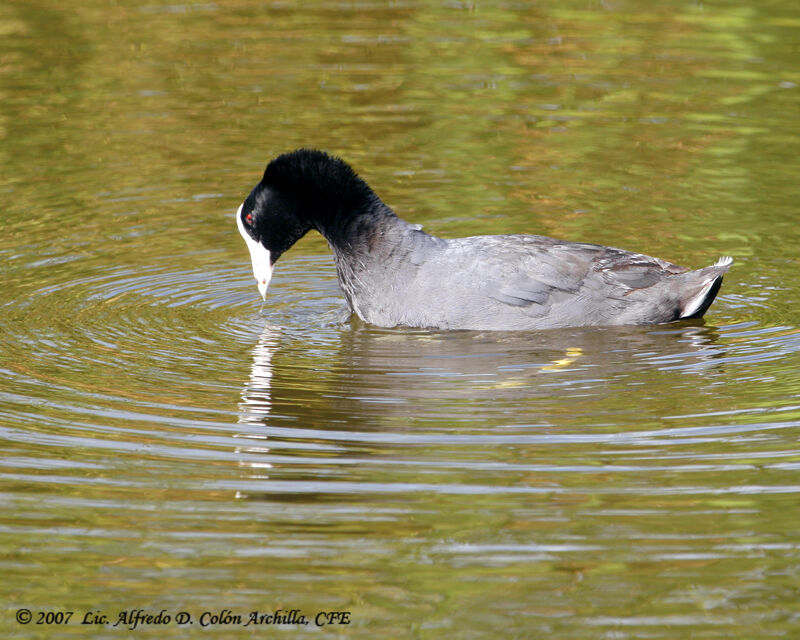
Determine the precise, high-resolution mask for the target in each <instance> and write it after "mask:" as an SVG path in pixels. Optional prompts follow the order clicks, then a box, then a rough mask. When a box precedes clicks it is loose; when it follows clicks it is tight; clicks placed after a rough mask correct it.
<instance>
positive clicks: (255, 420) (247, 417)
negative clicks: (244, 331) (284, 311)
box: [238, 326, 278, 425]
mask: <svg viewBox="0 0 800 640" xmlns="http://www.w3.org/2000/svg"><path fill="white" fill-rule="evenodd" d="M277 343H278V330H277V329H274V328H271V327H269V326H266V327H264V331H263V332H262V333H261V336H260V338H259V339H258V343H257V344H256V345H255V347H253V351H252V354H253V364H252V366H251V368H250V379H249V380H248V381H247V383H245V385H244V389H243V390H242V401H241V402H240V403H239V420H238V422H239V424H258V425H262V424H264V423H265V422H266V419H267V417H268V416H269V413H270V410H271V409H272V397H271V395H272V356H273V353H274V352H275V348H276V346H277Z"/></svg>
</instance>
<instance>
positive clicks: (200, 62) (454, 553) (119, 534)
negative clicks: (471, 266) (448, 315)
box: [0, 0, 800, 639]
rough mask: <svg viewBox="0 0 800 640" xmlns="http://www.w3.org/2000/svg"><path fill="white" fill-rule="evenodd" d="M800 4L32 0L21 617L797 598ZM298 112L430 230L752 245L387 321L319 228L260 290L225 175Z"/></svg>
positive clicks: (698, 616)
mask: <svg viewBox="0 0 800 640" xmlns="http://www.w3.org/2000/svg"><path fill="white" fill-rule="evenodd" d="M798 28H800V12H798V10H797V7H796V3H793V2H782V1H775V2H769V3H760V4H758V5H756V6H748V7H743V6H741V3H735V2H719V3H716V4H715V5H714V6H710V5H708V4H699V3H694V2H677V1H673V0H665V1H663V2H655V3H637V2H632V1H627V2H626V1H624V0H621V1H619V2H611V3H608V2H605V3H590V2H558V3H535V2H493V3H456V2H443V3H417V2H393V3H370V2H366V3H361V2H360V3H340V2H327V1H315V2H304V3H302V4H300V3H292V2H268V3H257V2H251V1H250V0H237V1H236V2H231V3H224V4H215V3H193V2H190V3H185V4H164V3H160V2H157V1H156V2H129V3H123V4H118V5H111V4H107V3H102V2H96V1H94V0H89V1H87V2H83V3H81V5H80V6H74V7H69V8H67V7H64V6H61V5H58V4H54V3H48V2H39V1H36V2H24V3H23V2H11V3H10V4H9V3H7V4H6V5H4V6H3V7H2V8H0V34H2V38H1V39H0V61H2V63H0V73H2V80H3V81H2V83H0V103H1V104H2V107H0V139H2V144H0V166H1V167H2V171H1V172H0V193H1V194H2V210H0V221H2V231H3V233H2V234H0V264H2V265H3V266H2V270H3V271H2V273H3V287H2V290H0V331H2V336H3V338H2V341H0V373H2V378H0V380H2V382H1V383H0V438H2V443H3V452H4V455H3V457H2V467H1V468H0V497H1V498H2V502H3V515H2V517H1V518H0V545H2V546H0V549H2V551H3V553H2V556H0V557H1V558H2V559H1V560H0V568H2V573H3V576H4V577H3V581H2V586H1V587H0V594H2V601H3V603H4V604H5V607H4V613H3V614H2V616H0V629H2V633H3V636H4V637H9V638H13V637H19V638H22V637H67V636H70V637H71V636H79V637H84V636H86V635H91V636H92V637H109V638H111V637H115V638H116V637H119V634H120V633H127V632H126V631H123V630H122V629H121V628H120V627H112V626H111V625H110V624H109V625H104V624H99V625H94V626H91V627H87V626H82V625H80V624H79V621H78V618H81V619H82V618H83V616H84V614H85V613H86V612H89V611H93V612H101V613H102V614H104V615H106V616H108V617H109V618H111V622H112V623H113V622H114V621H116V619H117V615H118V613H119V612H120V611H123V610H130V609H143V610H146V611H147V612H152V613H158V612H159V611H160V610H162V609H163V610H166V611H167V612H169V613H170V614H171V615H173V616H175V614H177V613H178V612H180V611H186V612H189V613H190V614H191V615H192V616H193V617H194V621H195V623H194V625H192V626H191V627H189V626H188V625H187V626H185V627H180V626H177V625H175V624H174V621H173V623H172V624H170V625H167V626H158V625H150V626H145V627H144V629H145V632H146V631H147V630H149V631H150V632H151V633H157V634H158V635H159V637H162V636H163V637H172V636H182V635H186V634H187V633H188V631H187V630H188V629H190V628H191V629H193V630H198V629H199V627H200V620H199V618H200V615H201V614H202V613H203V612H206V611H209V612H215V613H218V612H220V611H221V610H223V609H225V610H228V611H230V612H232V615H242V616H244V617H245V618H246V617H247V616H248V615H249V613H250V612H251V611H254V610H255V611H260V612H262V613H269V612H273V611H275V610H277V609H279V608H280V609H282V610H285V611H286V610H292V609H297V610H300V611H302V612H303V613H304V614H305V615H307V616H309V618H311V622H310V624H309V625H296V624H286V625H283V626H280V627H279V628H277V629H276V628H274V627H270V628H265V627H262V628H259V629H258V630H256V633H266V634H269V633H280V634H281V635H282V636H285V637H303V636H306V635H308V634H312V633H315V632H319V633H325V634H326V635H328V636H336V635H339V636H341V637H348V638H350V637H352V638H362V637H363V638H367V637H376V636H380V637H386V638H390V637H391V638H394V637H397V638H400V637H414V638H440V637H454V638H483V637H497V638H519V637H533V638H539V637H548V638H564V639H567V638H569V639H573V638H593V639H594V638H688V637H691V638H728V637H741V638H745V637H746V638H761V637H764V638H771V637H793V636H794V635H797V633H798V632H799V631H800V619H798V613H797V612H798V605H797V602H798V599H797V594H798V589H799V588H800V562H799V560H800V549H798V544H800V542H799V541H798V535H797V532H798V530H800V517H798V515H797V508H798V504H799V503H798V499H799V496H798V493H800V483H799V482H798V471H800V447H798V435H800V373H798V372H800V332H799V331H798V328H799V327H800V314H799V313H798V311H797V309H798V304H799V303H800V300H799V299H798V291H800V286H798V285H800V277H799V276H798V257H797V246H798V244H799V243H800V231H798V225H797V222H796V221H797V214H796V206H797V199H798V198H797V195H798V190H797V186H796V185H797V175H798V162H797V158H798V157H800V138H798V120H797V114H798V113H800V109H799V107H800V71H799V70H798V66H797V59H798V58H797V54H798V48H797V43H798V38H797V34H798ZM298 146H314V147H321V148H325V149H328V150H330V151H332V152H334V153H337V154H340V155H342V156H343V157H344V158H346V159H347V160H348V161H349V162H351V163H352V164H353V165H354V167H355V168H356V169H357V170H358V171H359V172H360V173H361V175H362V176H363V177H364V178H365V179H367V180H368V181H369V182H370V184H372V185H373V187H374V188H375V189H376V191H377V192H378V193H379V194H380V195H381V197H382V198H383V199H384V200H385V201H386V202H387V203H388V204H390V206H392V207H393V208H394V209H395V210H396V211H397V213H398V214H400V215H402V216H403V217H406V218H408V219H410V220H412V221H414V222H418V223H422V224H424V225H425V228H426V230H427V231H429V232H431V233H435V234H440V235H444V236H455V235H467V234H483V233H523V232H531V233H541V234H546V235H552V236H557V237H565V238H568V239H572V240H581V241H590V242H600V243H604V244H611V245H614V246H622V247H625V248H628V249H631V250H636V251H641V252H643V253H647V254H650V255H657V256H660V257H663V258H666V259H670V260H672V261H675V262H678V263H680V264H686V265H687V266H692V267H700V266H703V265H706V264H710V263H711V262H713V261H715V260H716V259H717V258H718V257H719V256H720V255H723V254H725V255H727V254H730V255H732V256H734V258H735V260H736V264H735V265H734V267H733V268H732V270H731V272H730V274H729V276H727V277H726V281H725V284H724V286H723V289H722V292H721V295H720V296H719V298H718V300H717V302H715V304H714V306H713V307H712V308H711V310H710V312H709V313H708V315H707V317H706V319H705V321H702V322H697V321H692V322H685V323H679V324H674V325H668V326H659V327H631V328H615V329H591V330H585V329H572V330H559V331H548V332H541V333H517V334H515V333H511V334H508V333H490V332H486V333H485V332H436V331H424V330H408V329H377V328H374V327H370V326H365V325H363V324H361V323H359V322H357V321H350V320H348V319H347V318H346V314H343V305H344V302H343V298H342V296H341V294H340V293H339V291H338V286H337V284H336V277H335V271H334V268H333V264H332V260H331V258H330V256H329V255H328V252H327V247H326V245H325V243H324V241H323V240H322V239H321V238H319V237H318V236H316V237H312V236H309V237H308V238H305V239H303V240H302V241H301V242H300V243H299V244H298V245H297V246H296V247H295V248H294V249H293V250H292V251H291V252H290V253H289V254H288V255H286V256H284V257H283V258H281V261H280V262H279V263H278V265H277V268H276V271H275V277H274V279H273V281H272V283H271V285H270V291H269V297H268V300H267V303H266V304H262V303H261V301H260V299H259V298H258V293H257V290H256V287H255V283H254V281H253V279H252V276H251V273H250V267H249V264H248V260H249V258H248V255H247V251H246V248H245V247H244V244H243V243H242V242H241V238H240V237H239V235H238V233H237V232H236V229H235V224H234V220H233V214H234V212H235V211H236V208H237V207H238V205H239V203H240V202H241V200H242V199H243V198H244V196H245V195H246V194H247V193H248V192H249V190H250V188H251V187H252V185H253V184H254V183H255V182H256V181H257V180H258V179H259V177H260V174H261V172H262V171H263V167H264V165H265V163H266V162H267V160H269V159H270V158H271V157H273V156H274V155H276V154H278V153H280V152H283V151H286V150H290V149H293V148H295V147H298ZM22 608H26V609H29V610H31V612H32V613H33V614H34V616H36V615H37V614H38V612H45V611H51V612H56V611H73V612H75V614H74V615H75V617H74V618H73V619H72V620H71V621H70V622H69V623H68V624H64V625H60V626H57V625H36V624H35V622H36V617H35V618H34V620H33V622H32V623H31V624H29V625H22V624H19V623H18V622H17V621H16V620H15V613H16V611H17V610H19V609H22ZM320 611H349V612H351V623H350V624H349V625H347V626H337V627H333V626H332V627H325V628H324V629H322V628H318V627H317V626H316V625H315V624H314V622H313V618H314V616H315V614H316V613H317V612H320ZM206 621H208V618H206ZM247 632H253V627H250V628H248V629H244V628H240V627H239V626H237V625H233V626H226V625H224V624H222V623H215V624H210V626H207V627H205V633H206V634H211V636H214V637H230V636H231V635H233V634H238V633H242V634H244V633H247Z"/></svg>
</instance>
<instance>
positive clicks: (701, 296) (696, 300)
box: [681, 265, 719, 318]
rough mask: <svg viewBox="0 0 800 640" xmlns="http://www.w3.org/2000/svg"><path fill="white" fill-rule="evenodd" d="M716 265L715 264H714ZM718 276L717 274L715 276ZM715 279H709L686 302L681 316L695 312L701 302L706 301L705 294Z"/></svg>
mask: <svg viewBox="0 0 800 640" xmlns="http://www.w3.org/2000/svg"><path fill="white" fill-rule="evenodd" d="M714 266H716V265H714ZM717 277H719V276H717ZM716 281H717V278H712V279H711V280H709V281H708V282H707V283H706V284H705V285H704V286H703V288H702V289H700V291H699V292H698V293H697V294H696V295H695V296H694V297H693V298H692V299H691V300H689V301H688V302H687V303H686V306H685V307H684V308H683V312H681V318H688V317H689V316H692V315H694V314H695V313H697V310H698V309H699V308H700V307H702V306H703V303H704V302H705V301H706V296H707V295H708V292H709V290H710V289H711V287H713V286H714V283H715V282H716Z"/></svg>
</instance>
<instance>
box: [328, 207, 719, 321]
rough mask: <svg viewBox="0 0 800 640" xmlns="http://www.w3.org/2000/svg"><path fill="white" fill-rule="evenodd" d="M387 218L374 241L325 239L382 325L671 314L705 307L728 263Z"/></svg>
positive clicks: (363, 309)
mask: <svg viewBox="0 0 800 640" xmlns="http://www.w3.org/2000/svg"><path fill="white" fill-rule="evenodd" d="M388 222H389V221H388V220H387V224H385V225H384V226H383V228H382V229H381V231H380V241H377V242H373V243H371V246H369V245H359V244H355V245H351V246H350V247H349V250H348V251H342V250H341V249H339V248H338V247H337V246H336V245H334V244H332V245H331V247H332V249H333V251H334V256H335V260H336V265H337V271H338V274H339V284H340V286H341V288H342V291H343V292H344V294H345V297H346V298H347V302H348V304H349V306H350V308H351V309H352V311H353V312H354V313H355V314H356V315H357V316H358V317H359V318H361V319H362V320H364V321H365V322H368V323H370V324H374V325H378V326H381V327H394V326H398V325H403V326H409V327H436V328H440V329H481V330H521V329H550V328H555V327H574V326H585V325H626V324H654V323H661V322H670V321H673V320H677V319H680V318H685V317H697V316H698V315H702V312H704V311H705V310H706V308H707V306H708V304H710V302H711V300H708V301H707V302H708V304H705V303H706V299H705V296H708V294H709V293H712V289H714V285H715V284H717V281H718V280H721V278H722V275H723V274H724V273H725V272H726V271H727V270H728V268H729V266H730V261H728V260H722V261H720V263H718V264H717V265H716V266H711V267H707V268H705V269H700V270H698V271H689V270H687V269H685V268H684V267H679V266H677V265H674V264H671V263H669V262H665V261H663V260H659V259H658V258H651V257H649V256H645V255H641V254H638V253H631V252H629V251H624V250H622V249H616V248H613V247H604V246H600V245H596V244H586V243H576V242H565V241H560V240H555V239H553V238H547V237H544V236H534V235H504V236H473V237H468V238H456V239H451V240H447V239H442V238H437V237H434V236H431V235H428V234H427V233H425V232H424V231H422V230H421V229H420V228H419V226H417V225H411V224H408V223H407V222H405V221H403V220H401V219H400V218H396V217H395V218H394V219H393V220H392V221H391V223H388ZM717 286H718V285H717ZM713 294H716V290H714V291H713ZM713 294H712V296H711V299H712V300H713Z"/></svg>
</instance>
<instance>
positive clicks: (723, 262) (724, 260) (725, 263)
mask: <svg viewBox="0 0 800 640" xmlns="http://www.w3.org/2000/svg"><path fill="white" fill-rule="evenodd" d="M732 264H733V258H731V257H730V256H722V257H721V258H720V259H719V260H717V261H716V262H715V263H714V264H712V265H711V266H712V267H729V266H731V265H732Z"/></svg>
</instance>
